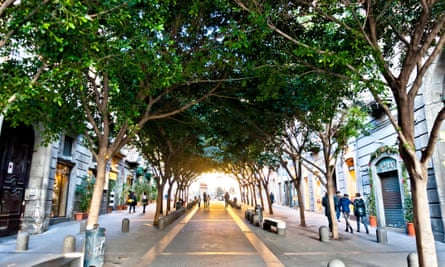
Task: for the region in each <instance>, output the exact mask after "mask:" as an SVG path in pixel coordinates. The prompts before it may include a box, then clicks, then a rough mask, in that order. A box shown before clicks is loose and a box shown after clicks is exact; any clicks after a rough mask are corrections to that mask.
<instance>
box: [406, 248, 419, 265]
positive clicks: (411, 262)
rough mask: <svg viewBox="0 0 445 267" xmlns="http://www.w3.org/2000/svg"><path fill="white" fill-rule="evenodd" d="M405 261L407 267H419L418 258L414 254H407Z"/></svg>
mask: <svg viewBox="0 0 445 267" xmlns="http://www.w3.org/2000/svg"><path fill="white" fill-rule="evenodd" d="M406 260H407V261H408V267H419V258H418V256H417V253H416V252H411V253H410V254H408V257H407V258H406Z"/></svg>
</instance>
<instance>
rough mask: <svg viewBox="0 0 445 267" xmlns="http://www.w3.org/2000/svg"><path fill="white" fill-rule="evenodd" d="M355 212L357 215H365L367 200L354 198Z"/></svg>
mask: <svg viewBox="0 0 445 267" xmlns="http://www.w3.org/2000/svg"><path fill="white" fill-rule="evenodd" d="M354 214H355V216H365V215H366V210H365V201H364V200H363V199H361V198H360V199H356V200H354Z"/></svg>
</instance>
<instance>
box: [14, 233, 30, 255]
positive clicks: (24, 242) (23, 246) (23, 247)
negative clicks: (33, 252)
mask: <svg viewBox="0 0 445 267" xmlns="http://www.w3.org/2000/svg"><path fill="white" fill-rule="evenodd" d="M28 243H29V234H28V233H27V232H22V231H19V233H18V234H17V244H16V248H15V249H16V251H27V250H28Z"/></svg>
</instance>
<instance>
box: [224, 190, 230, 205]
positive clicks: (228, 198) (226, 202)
mask: <svg viewBox="0 0 445 267" xmlns="http://www.w3.org/2000/svg"><path fill="white" fill-rule="evenodd" d="M229 200H230V195H229V192H227V191H226V193H225V194H224V204H225V206H226V208H227V205H229Z"/></svg>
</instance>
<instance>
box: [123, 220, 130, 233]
mask: <svg viewBox="0 0 445 267" xmlns="http://www.w3.org/2000/svg"><path fill="white" fill-rule="evenodd" d="M129 231H130V219H128V218H124V219H122V233H127V232H129Z"/></svg>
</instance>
